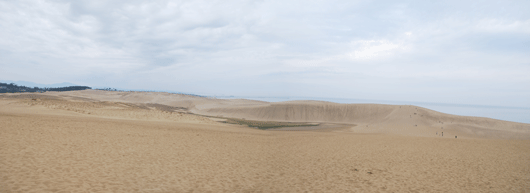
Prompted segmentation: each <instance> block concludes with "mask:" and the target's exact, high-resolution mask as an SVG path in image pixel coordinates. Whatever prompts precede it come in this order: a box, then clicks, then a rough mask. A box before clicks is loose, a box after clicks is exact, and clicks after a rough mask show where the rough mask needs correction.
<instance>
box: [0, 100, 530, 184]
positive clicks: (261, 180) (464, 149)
mask: <svg viewBox="0 0 530 193" xmlns="http://www.w3.org/2000/svg"><path fill="white" fill-rule="evenodd" d="M191 113H194V114H191ZM414 113H415V114H414ZM201 115H209V116H217V117H238V118H246V119H254V120H268V121H271V120H273V121H306V122H307V121H309V122H310V121H313V122H318V123H333V124H340V125H342V126H341V127H329V128H327V129H314V130H311V129H310V130H303V129H298V130H297V129H295V130H296V131H284V130H281V129H280V130H277V129H276V130H274V129H273V130H259V129H254V128H249V127H247V126H243V125H233V124H226V123H220V122H216V119H214V118H208V117H205V116H201ZM346 115H347V116H346ZM442 122H443V123H442ZM442 127H445V128H442ZM330 128H331V129H330ZM438 132H440V133H438ZM441 132H445V135H444V137H442V136H441ZM436 133H438V134H436ZM529 133H530V126H529V124H522V123H513V122H505V121H499V120H493V119H486V118H472V117H459V116H454V115H447V114H442V113H438V112H434V111H430V110H428V109H422V108H419V107H413V106H412V107H408V106H388V105H387V106H385V105H364V106H363V105H357V106H351V105H350V106H347V105H346V106H344V105H338V104H331V103H322V102H314V101H309V102H307V101H306V102H291V103H274V104H271V103H266V102H260V101H247V100H219V99H205V98H197V97H190V96H183V95H171V94H163V93H125V94H124V93H119V92H102V91H78V92H62V93H55V92H50V93H43V94H3V95H0V192H306V191H307V192H530V140H529V139H530V138H529V136H530V134H529ZM455 136H458V138H457V139H455Z"/></svg>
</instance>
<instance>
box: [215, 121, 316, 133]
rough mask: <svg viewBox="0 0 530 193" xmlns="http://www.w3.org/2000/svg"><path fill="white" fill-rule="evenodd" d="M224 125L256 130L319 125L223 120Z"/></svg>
mask: <svg viewBox="0 0 530 193" xmlns="http://www.w3.org/2000/svg"><path fill="white" fill-rule="evenodd" d="M224 119H226V121H224V122H225V123H230V124H238V125H247V126H249V127H253V128H258V129H264V130H265V129H275V128H282V127H308V126H318V125H319V124H312V123H293V122H276V121H252V120H245V119H235V118H224Z"/></svg>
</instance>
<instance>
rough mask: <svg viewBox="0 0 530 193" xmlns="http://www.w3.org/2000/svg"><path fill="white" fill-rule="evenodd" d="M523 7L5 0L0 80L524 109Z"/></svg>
mask: <svg viewBox="0 0 530 193" xmlns="http://www.w3.org/2000/svg"><path fill="white" fill-rule="evenodd" d="M529 7H530V1H526V0H524V1H488V0H485V1H463V0H459V1H450V0H449V1H355V0H345V1H342V0H337V1H334V0H326V1H311V0H304V1H291V0H282V1H266V0H261V1H260V0H258V1H244V0H237V1H232V0H222V1H215V0H209V1H200V0H193V1H156V0H155V1H135V0H126V1H119V0H118V1H99V0H87V1H84V0H76V1H62V0H57V1H51V0H31V1H24V0H0V69H1V70H0V80H13V81H30V82H36V83H40V84H55V83H62V82H70V83H74V84H77V85H86V86H92V87H113V88H120V89H132V90H134V89H136V90H140V89H143V90H166V91H175V92H185V93H194V94H200V95H209V96H213V95H217V96H222V95H235V96H265V97H285V96H287V97H289V96H290V97H328V98H355V99H372V100H392V101H420V102H436V103H456V104H476V105H498V106H514V107H530V11H528V8H529Z"/></svg>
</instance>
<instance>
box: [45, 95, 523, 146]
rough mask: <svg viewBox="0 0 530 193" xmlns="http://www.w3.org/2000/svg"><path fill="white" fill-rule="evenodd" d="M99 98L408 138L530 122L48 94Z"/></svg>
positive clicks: (400, 110) (504, 132) (498, 133)
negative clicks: (346, 127)
mask: <svg viewBox="0 0 530 193" xmlns="http://www.w3.org/2000/svg"><path fill="white" fill-rule="evenodd" d="M45 94H46V95H52V96H62V97H66V96H70V97H81V98H86V99H91V100H97V101H113V102H125V103H143V104H150V103H154V104H162V105H168V106H171V107H178V108H183V109H186V112H189V113H194V114H198V115H207V116H217V117H232V118H241V119H249V120H256V121H286V122H320V123H342V124H352V125H356V126H355V127H352V128H351V129H350V130H349V131H350V132H359V133H390V134H400V135H411V136H431V137H432V136H441V135H442V132H443V134H444V137H447V136H453V137H455V136H460V137H464V138H466V137H467V138H501V139H530V124H525V123H517V122H510V121H502V120H496V119H491V118H484V117H470V116H458V115H451V114H445V113H441V112H437V111H434V110H430V109H426V108H423V107H418V106H413V105H384V104H339V103H333V102H325V101H287V102H276V103H270V102H264V101H255V100H246V99H215V98H206V97H197V96H190V95H182V94H170V93H152V92H114V91H98V90H84V91H72V92H62V93H58V92H47V93H45Z"/></svg>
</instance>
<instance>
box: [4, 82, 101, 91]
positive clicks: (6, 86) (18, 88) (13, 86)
mask: <svg viewBox="0 0 530 193" xmlns="http://www.w3.org/2000/svg"><path fill="white" fill-rule="evenodd" d="M86 89H92V88H91V87H88V86H66V87H44V88H39V87H27V86H19V85H16V84H15V83H10V84H8V83H1V82H0V93H15V92H46V91H59V92H62V91H74V90H86Z"/></svg>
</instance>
